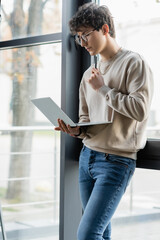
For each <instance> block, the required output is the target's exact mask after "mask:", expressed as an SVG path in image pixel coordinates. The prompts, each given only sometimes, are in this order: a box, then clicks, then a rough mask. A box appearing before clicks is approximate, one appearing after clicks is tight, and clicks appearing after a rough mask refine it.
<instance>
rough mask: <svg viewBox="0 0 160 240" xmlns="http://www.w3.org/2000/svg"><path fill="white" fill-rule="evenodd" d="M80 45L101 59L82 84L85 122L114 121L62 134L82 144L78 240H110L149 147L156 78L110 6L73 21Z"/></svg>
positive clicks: (88, 9) (86, 9)
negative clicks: (122, 36)
mask: <svg viewBox="0 0 160 240" xmlns="http://www.w3.org/2000/svg"><path fill="white" fill-rule="evenodd" d="M70 29H71V32H72V34H74V35H75V36H76V42H77V43H78V44H80V45H81V46H82V47H85V49H86V50H87V51H88V52H89V54H90V55H91V56H94V55H96V54H99V55H100V58H101V60H100V61H99V63H98V68H97V69H96V68H95V67H94V66H91V67H90V68H89V69H88V70H87V71H86V72H85V73H84V75H83V78H82V81H81V84H80V105H79V117H80V122H89V121H92V122H98V121H106V122H107V121H109V120H110V119H112V123H106V124H101V125H93V126H90V127H87V128H79V127H76V128H71V127H70V126H69V125H65V123H64V122H63V121H62V120H61V119H58V123H59V126H58V127H56V128H55V129H56V130H61V131H63V132H66V133H68V134H70V135H71V136H77V137H79V138H82V139H83V143H84V146H83V149H82V151H81V154H80V161H79V187H80V195H81V200H82V206H83V209H84V214H83V216H82V219H81V222H80V225H79V229H78V235H77V238H78V240H104V239H105V240H110V239H111V223H110V221H111V218H112V216H113V214H114V212H115V210H116V208H117V206H118V204H119V202H120V199H121V197H122V196H123V194H124V192H125V190H126V187H127V185H128V184H129V181H130V179H131V177H132V175H133V173H134V170H135V166H136V153H137V151H138V150H139V149H141V148H143V147H144V145H145V141H146V139H145V129H146V124H147V118H148V115H149V109H150V104H151V99H152V93H153V78H152V72H151V70H150V68H149V66H148V64H147V63H146V62H145V60H144V59H143V58H142V57H141V56H140V55H139V54H138V53H134V52H132V51H128V50H126V49H123V48H121V47H120V46H119V45H118V44H117V42H116V40H115V28H114V22H113V18H112V16H111V13H110V11H109V9H108V8H107V7H106V6H98V5H96V4H93V3H89V4H85V5H83V6H81V7H80V8H79V9H78V12H77V13H76V14H75V15H74V16H73V18H72V19H71V20H70Z"/></svg>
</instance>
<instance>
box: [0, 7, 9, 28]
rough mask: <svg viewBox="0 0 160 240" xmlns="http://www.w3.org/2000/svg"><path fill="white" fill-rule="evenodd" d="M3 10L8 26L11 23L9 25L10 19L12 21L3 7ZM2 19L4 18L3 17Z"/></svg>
mask: <svg viewBox="0 0 160 240" xmlns="http://www.w3.org/2000/svg"><path fill="white" fill-rule="evenodd" d="M1 9H2V12H3V14H4V17H5V19H6V21H7V23H8V25H10V23H9V19H10V17H9V15H7V13H6V12H5V11H4V8H3V6H1ZM1 17H2V16H1Z"/></svg>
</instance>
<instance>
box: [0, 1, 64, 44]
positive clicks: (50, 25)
mask: <svg viewBox="0 0 160 240" xmlns="http://www.w3.org/2000/svg"><path fill="white" fill-rule="evenodd" d="M1 4H2V11H1V12H2V17H1V30H0V40H1V41H5V40H10V39H16V38H23V37H26V36H35V35H41V34H49V33H56V32H61V22H62V21H61V9H62V6H61V5H62V0H47V1H43V0H38V1H35V0H24V1H13V0H9V1H6V0H2V3H1Z"/></svg>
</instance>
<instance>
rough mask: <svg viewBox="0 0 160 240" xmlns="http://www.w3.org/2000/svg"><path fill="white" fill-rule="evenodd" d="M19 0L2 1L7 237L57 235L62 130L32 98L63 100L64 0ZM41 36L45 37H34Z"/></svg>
mask: <svg viewBox="0 0 160 240" xmlns="http://www.w3.org/2000/svg"><path fill="white" fill-rule="evenodd" d="M16 3H18V1H17V2H16V1H10V2H7V1H2V22H1V34H0V36H1V37H0V38H1V41H3V42H1V43H2V44H3V48H1V49H0V96H1V97H0V108H1V115H0V144H1V150H0V169H1V170H0V173H1V174H0V201H1V204H2V209H3V217H4V222H5V230H6V232H7V239H8V240H10V239H17V240H23V239H26V237H27V239H31V240H34V239H41V240H43V239H45V240H49V239H52V240H58V239H59V201H60V200H59V193H60V183H59V181H60V176H59V175H60V161H59V160H60V134H59V133H57V132H55V131H53V126H52V125H51V124H50V123H49V122H48V121H47V119H46V118H45V117H44V116H43V115H42V114H41V113H40V112H39V111H38V110H37V109H36V108H35V107H34V106H33V104H32V103H31V99H32V98H38V97H44V96H45V97H46V96H50V97H52V98H53V99H54V100H55V102H56V103H57V104H58V105H59V106H60V104H61V55H62V54H61V47H62V46H61V40H62V39H61V35H60V34H57V33H58V32H61V5H62V3H61V1H60V0H57V1H50V0H48V1H42V0H41V1H33V0H30V1H27V0H26V1H21V4H17V5H16ZM33 3H35V5H36V3H38V4H39V5H40V6H41V11H39V10H38V9H37V8H38V7H39V6H38V5H37V6H34V4H33ZM35 14H36V15H35ZM38 14H40V15H38ZM33 16H34V17H33ZM53 18H54V21H53ZM34 19H36V23H33V21H34ZM22 23H23V24H22ZM52 23H53V24H52ZM22 25H23V26H22ZM31 27H34V28H33V29H32V31H31V30H30V31H29V30H28V29H29V28H31ZM54 33H55V34H54ZM44 34H49V35H44ZM37 35H41V36H42V37H43V40H42V39H41V36H39V37H37V38H36V39H33V38H32V37H33V36H35V37H36V36H37ZM22 38H23V39H22ZM6 40H10V41H9V42H10V46H9V45H8V41H6ZM32 40H33V41H32ZM0 238H1V232H0Z"/></svg>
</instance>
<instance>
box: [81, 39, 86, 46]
mask: <svg viewBox="0 0 160 240" xmlns="http://www.w3.org/2000/svg"><path fill="white" fill-rule="evenodd" d="M85 46H87V42H86V41H84V40H83V38H81V47H85Z"/></svg>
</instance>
